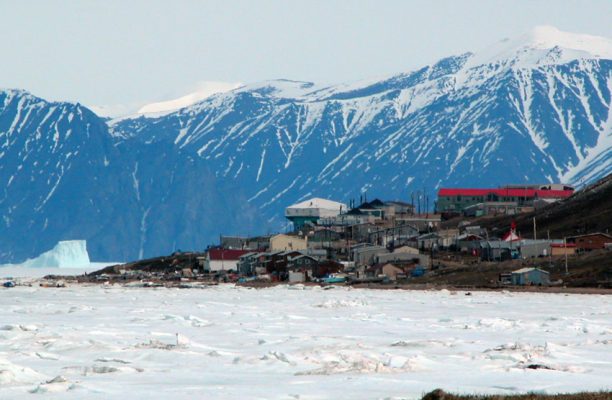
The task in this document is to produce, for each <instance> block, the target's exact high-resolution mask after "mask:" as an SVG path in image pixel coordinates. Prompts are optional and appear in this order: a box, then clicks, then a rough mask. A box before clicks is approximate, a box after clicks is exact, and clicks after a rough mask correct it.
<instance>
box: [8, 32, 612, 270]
mask: <svg viewBox="0 0 612 400" xmlns="http://www.w3.org/2000/svg"><path fill="white" fill-rule="evenodd" d="M10 93H13V92H3V95H2V96H5V97H4V99H5V100H4V106H3V107H0V140H8V141H9V142H10V141H11V140H15V139H14V138H16V137H19V138H20V142H19V143H21V144H13V145H9V148H8V150H9V153H10V154H12V156H11V157H12V158H10V159H8V158H2V157H6V156H3V155H0V159H1V160H2V166H1V168H2V169H0V182H7V190H12V192H10V193H6V194H5V196H4V200H2V201H0V212H2V215H3V218H4V224H3V225H0V226H1V228H0V232H2V235H3V236H4V235H10V236H14V237H15V238H16V239H15V240H14V241H13V242H12V243H13V246H14V247H11V246H6V245H5V244H4V243H2V244H0V246H2V247H1V248H0V253H1V254H2V257H4V258H9V260H8V261H14V260H10V258H16V257H17V256H18V255H19V256H20V257H23V255H32V247H36V246H38V243H37V240H32V242H33V243H29V244H28V245H29V246H30V247H28V249H27V250H24V251H19V252H16V251H15V250H14V248H20V246H19V245H18V244H17V242H18V241H19V240H22V241H23V240H24V238H29V237H32V236H27V235H26V232H34V233H31V235H35V234H38V233H39V232H43V235H44V236H45V237H46V234H44V232H45V230H44V229H43V227H45V225H44V223H43V222H44V221H45V219H47V220H48V221H49V223H50V221H52V220H54V219H57V218H58V217H57V216H58V215H62V214H61V212H59V211H57V209H56V208H54V207H58V206H57V205H56V203H54V201H57V198H58V197H59V195H58V194H56V193H60V192H59V191H58V190H60V188H63V191H62V192H61V193H65V194H63V195H62V196H67V197H70V198H71V201H73V202H74V207H77V205H79V204H82V205H83V207H84V208H85V210H88V211H85V213H86V214H90V213H91V212H93V211H92V210H93V209H99V208H100V207H101V205H99V204H98V203H96V202H99V201H100V200H99V199H104V202H106V201H108V204H105V206H106V208H105V209H104V211H100V212H107V213H108V215H105V218H104V219H103V222H101V221H102V220H94V221H93V222H91V223H90V224H88V223H83V224H84V226H91V227H93V226H97V227H98V230H96V231H95V236H94V234H93V233H92V232H93V230H92V229H93V228H92V229H90V230H87V229H83V227H82V226H81V222H78V223H73V224H72V225H70V224H69V223H68V224H67V225H66V226H63V225H62V226H61V227H58V228H57V229H55V230H54V231H53V232H54V233H53V235H51V234H49V235H48V236H49V238H51V237H53V238H54V240H55V241H57V240H60V239H74V238H79V239H87V240H88V243H89V244H90V246H92V245H93V246H94V247H96V249H97V250H94V251H91V250H90V254H91V255H92V258H94V259H99V258H97V257H101V256H107V258H112V259H118V257H123V259H128V258H135V257H140V256H147V255H154V254H161V253H164V252H168V251H171V250H173V249H175V248H177V247H183V248H184V247H191V248H194V247H200V248H201V247H203V246H204V245H205V244H207V243H209V242H210V241H212V240H214V239H215V237H216V235H217V234H219V233H226V234H229V233H236V234H241V233H242V234H245V233H257V232H259V233H265V232H266V231H267V230H268V229H272V230H275V229H279V228H280V227H282V226H283V217H282V215H283V214H282V211H283V209H284V207H286V206H287V205H289V204H292V203H294V202H297V201H299V200H302V199H305V198H307V197H310V196H317V197H330V198H333V199H335V200H340V201H343V200H348V199H350V198H358V197H359V195H360V194H361V193H364V192H368V193H369V194H370V196H379V197H383V198H397V199H401V198H403V199H407V198H408V196H409V193H410V192H411V191H415V190H425V191H426V192H428V193H430V194H431V195H433V193H434V192H435V190H436V189H437V188H439V187H440V186H455V185H466V186H481V187H482V186H489V185H500V184H504V183H521V182H548V181H569V182H573V183H576V184H584V183H587V182H590V181H593V180H595V179H597V178H599V177H601V176H604V175H606V174H608V173H610V172H611V171H612V105H611V104H612V100H611V96H612V41H611V40H609V39H605V38H598V37H593V36H588V35H578V34H570V33H565V32H560V31H558V30H556V29H555V28H551V27H541V28H536V29H535V30H534V31H532V32H530V33H529V34H527V35H523V36H521V37H519V38H518V39H515V40H505V41H502V42H500V43H497V44H496V45H494V46H491V47H490V48H488V49H485V50H484V51H482V52H479V53H477V54H471V53H468V54H463V55H460V56H454V57H448V58H445V59H443V60H440V61H438V62H436V63H434V64H432V65H429V66H426V67H424V68H421V69H419V70H417V71H414V72H410V73H403V74H399V75H395V76H389V77H386V78H383V79H377V80H372V81H364V82H358V83H354V84H341V85H337V86H319V85H316V84H313V83H308V82H295V81H287V80H278V81H269V82H262V83H258V84H251V85H245V86H242V87H240V88H237V89H234V90H231V91H229V92H223V93H218V94H214V95H212V96H210V97H207V98H205V99H204V100H202V101H200V102H198V103H197V104H194V105H191V106H188V107H185V108H182V109H180V110H178V111H176V112H172V113H169V114H167V115H163V116H159V117H151V116H147V117H144V116H140V117H135V118H127V119H121V120H115V121H112V122H110V123H105V122H104V121H102V120H101V119H99V118H97V117H96V116H95V115H94V114H93V113H91V112H88V111H86V110H85V109H83V108H82V107H81V106H79V105H68V104H62V105H54V104H52V103H48V104H46V105H44V106H43V105H40V106H39V108H40V109H39V110H38V111H36V112H35V110H37V109H36V108H33V107H34V104H36V103H37V102H38V103H41V104H42V103H44V102H42V100H39V99H37V100H30V101H28V102H26V103H19V102H20V101H21V100H19V99H17V97H19V98H21V97H27V98H32V99H35V98H33V97H32V96H30V95H26V94H20V95H16V94H13V95H10ZM10 96H13V97H12V100H10V101H8V102H7V100H6V98H8V97H10ZM2 99H3V98H2V97H0V105H1V104H3V103H2ZM19 104H21V105H19ZM52 107H56V108H58V107H62V110H65V111H62V112H63V113H65V114H60V113H59V111H56V112H57V114H51V116H50V117H48V118H47V119H44V115H47V114H46V113H47V112H49V111H48V110H49V109H50V108H52ZM73 109H75V110H76V109H78V110H81V114H78V113H76V112H75V111H72V110H73ZM45 110H46V111H45ZM29 112H35V114H33V116H34V115H36V116H39V115H40V117H37V118H36V119H35V118H32V117H25V115H29V114H28V113H29ZM70 112H72V113H73V114H74V115H75V116H76V115H84V116H86V118H85V117H82V116H81V117H79V118H76V117H75V116H73V117H71V118H72V119H70V121H69V115H70ZM24 120H25V121H26V122H23V121H24ZM56 120H57V122H56ZM53 123H55V125H53ZM71 123H72V124H74V125H75V126H74V127H72V128H71V126H72V125H70V124H71ZM24 124H25V125H24ZM58 124H59V126H58ZM77 125H78V127H77ZM26 126H27V128H26ZM88 127H89V128H88ZM94 127H95V132H96V133H95V135H94V134H93V131H91V130H92V129H94ZM70 128H71V129H72V130H71V132H73V133H72V134H71V135H68V134H67V132H68V129H70ZM55 129H58V130H59V131H60V133H59V138H60V139H59V141H56V142H59V143H61V146H60V145H59V144H56V145H54V143H56V142H54V141H53V140H54V138H55V137H56V136H57V135H55V133H54V132H55ZM87 129H90V131H89V135H90V136H95V140H96V141H97V142H95V143H91V140H92V139H90V136H87V135H88V133H87V132H88V131H87ZM74 132H79V133H78V134H74ZM37 137H38V139H36V138H37ZM11 138H13V139H11ZM33 140H34V142H33V143H36V145H37V146H39V148H40V149H41V151H40V152H39V153H37V154H36V155H35V156H34V155H31V156H29V158H26V160H24V159H23V157H25V155H26V154H29V153H28V151H30V149H31V148H32V146H31V145H30V144H26V142H28V141H33ZM28 143H29V142H28ZM79 146H80V147H79ZM5 147H6V146H5ZM5 147H3V148H2V150H1V151H5V150H6V149H5ZM54 148H55V149H58V148H59V149H60V150H54V151H55V152H54V151H51V149H54ZM11 149H12V150H11ZM77 151H78V152H77ZM75 153H76V154H77V155H76V156H75V155H74V154H75ZM1 154H4V153H1ZM7 154H8V153H7ZM68 154H70V155H69V156H68ZM77 156H78V157H77ZM62 157H67V158H66V159H65V160H67V161H63V159H62ZM74 157H77V158H78V160H79V162H80V163H79V164H78V165H79V166H80V168H79V171H80V172H79V173H80V174H81V175H79V178H80V179H82V180H83V181H84V182H90V181H91V180H92V179H93V176H94V175H95V176H97V177H98V178H97V179H103V180H105V181H104V182H105V183H104V185H106V187H104V186H103V185H100V184H95V181H93V182H91V183H90V184H86V185H77V184H76V183H75V182H66V181H65V179H62V180H61V181H60V183H58V189H56V190H55V191H54V192H51V189H52V188H53V185H54V182H56V181H57V177H58V176H59V174H60V173H61V171H62V168H63V169H64V170H68V169H69V168H68V165H69V163H70V162H71V163H72V164H71V165H72V169H74V168H76V167H75V166H76V165H77V159H75V158H74ZM28 160H30V161H29V163H34V162H38V164H36V165H35V166H31V167H28V168H27V169H25V170H24V168H25V167H24V166H22V167H21V168H19V166H20V165H29V164H28ZM88 162H89V164H87V163H88ZM43 165H44V167H43ZM37 174H38V175H37ZM11 176H13V178H11ZM32 179H33V180H32ZM9 180H11V182H10V185H9V184H8V181H9ZM17 182H19V185H21V186H20V188H21V189H20V190H17V189H11V187H13V186H12V185H15V184H16V183H17ZM26 188H28V189H26ZM87 188H88V189H87ZM26 190H29V191H30V193H31V194H27V195H26V194H25V193H26ZM47 196H48V197H49V199H48V200H46V201H45V198H47ZM24 197H25V198H28V199H30V198H32V199H31V200H28V201H30V202H31V204H32V205H31V208H29V211H30V214H32V215H29V214H28V213H26V212H25V211H23V212H24V214H21V215H19V217H17V215H16V210H15V209H14V208H15V207H17V209H19V207H21V206H20V204H22V203H21V202H19V201H18V200H19V199H21V198H24ZM432 198H433V197H432ZM92 202H93V203H92ZM41 204H42V206H41ZM71 204H72V203H71ZM91 204H96V205H95V206H92V205H91ZM37 207H40V208H38V209H37ZM11 210H12V211H11ZM32 210H33V211H32ZM71 211H72V210H71ZM58 212H59V214H57V213H58ZM39 214H40V215H39ZM66 218H68V217H66ZM31 220H35V221H39V222H37V223H36V224H34V225H33V228H32V229H30V230H28V231H23V232H22V231H18V230H16V228H15V226H16V225H15V224H19V225H24V224H25V225H27V224H29V223H30V222H29V221H31ZM6 221H9V222H8V223H7V222H6ZM40 221H43V222H40ZM96 221H97V222H96ZM104 224H107V225H115V229H111V230H110V231H109V230H104V229H102V228H100V227H101V226H102V225H104ZM68 225H70V227H68ZM45 229H48V228H45ZM117 229H120V230H122V233H121V234H122V235H123V236H121V237H119V236H120V235H118V234H117ZM79 232H81V236H78V237H76V236H74V237H67V236H70V235H77V234H78V233H79ZM114 235H116V236H114ZM49 240H51V239H49ZM50 247H52V245H51V246H48V248H50ZM40 250H46V249H40V248H37V251H36V252H34V253H33V254H37V253H40V252H41V251H40Z"/></svg>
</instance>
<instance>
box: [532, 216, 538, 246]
mask: <svg viewBox="0 0 612 400" xmlns="http://www.w3.org/2000/svg"><path fill="white" fill-rule="evenodd" d="M537 232H538V231H537V229H536V219H535V217H533V240H538V235H537Z"/></svg>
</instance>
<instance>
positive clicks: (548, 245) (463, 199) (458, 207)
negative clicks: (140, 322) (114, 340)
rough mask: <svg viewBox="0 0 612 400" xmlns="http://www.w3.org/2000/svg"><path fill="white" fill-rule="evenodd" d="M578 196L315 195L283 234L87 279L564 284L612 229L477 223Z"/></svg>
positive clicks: (516, 188) (296, 209) (297, 209)
mask: <svg viewBox="0 0 612 400" xmlns="http://www.w3.org/2000/svg"><path fill="white" fill-rule="evenodd" d="M573 194H574V188H573V187H571V186H568V185H563V184H545V185H509V186H504V187H500V188H491V189H460V188H452V189H451V188H441V189H439V191H438V198H437V201H436V202H435V209H434V211H433V212H431V213H429V212H427V208H428V207H427V205H426V203H425V201H426V200H425V199H424V198H423V199H421V197H422V196H420V197H417V199H416V204H415V198H414V196H413V197H412V198H411V201H410V202H405V201H398V200H381V199H373V200H370V201H368V200H367V198H366V197H365V196H363V197H362V198H361V199H360V200H361V201H360V202H359V203H358V204H356V202H354V201H350V202H349V204H348V205H347V204H344V203H341V202H338V201H334V200H329V199H322V198H311V199H308V200H305V201H301V202H299V203H297V204H293V205H290V206H289V207H287V208H286V209H285V210H284V216H285V218H286V219H287V221H288V222H289V223H290V224H289V225H290V227H289V228H288V229H287V231H286V232H283V233H276V234H271V235H265V236H255V237H239V236H227V235H221V236H220V238H219V242H218V243H216V244H214V245H210V246H208V248H207V249H206V250H205V251H203V252H176V253H175V254H173V255H171V256H168V257H159V258H155V259H151V260H140V261H137V262H134V263H129V264H125V265H119V266H113V267H109V268H106V269H104V270H101V271H98V272H97V273H95V274H90V275H89V276H88V277H87V279H88V280H95V281H97V282H100V281H102V282H107V281H116V280H124V281H138V282H144V284H143V285H162V284H163V283H164V282H166V283H167V282H169V281H170V282H178V283H179V284H183V285H185V286H186V285H189V284H190V283H189V282H191V281H208V282H215V283H216V282H237V283H239V284H247V285H248V284H251V285H257V284H269V283H276V282H285V283H292V284H297V283H313V284H350V285H372V284H380V285H385V284H403V283H418V282H434V283H435V282H436V279H434V278H436V277H438V278H439V277H440V276H443V275H444V274H448V273H450V272H452V271H466V272H464V273H463V275H464V276H469V273H470V272H469V271H479V272H480V275H482V276H485V275H486V278H487V279H486V282H484V281H483V279H480V281H478V280H476V281H474V282H470V281H469V280H467V281H466V282H465V284H468V283H469V284H471V285H474V286H478V285H483V284H486V285H487V286H489V287H506V286H538V287H541V286H551V285H562V284H564V283H565V282H564V279H563V277H564V276H567V275H568V274H569V272H570V267H571V266H572V265H573V264H577V263H578V262H577V261H576V260H578V258H577V257H580V255H583V254H591V253H592V254H602V253H603V254H604V257H606V258H608V259H609V253H608V252H609V251H610V250H612V236H611V235H610V234H609V233H608V232H596V231H594V232H583V233H581V234H579V235H573V236H564V237H550V232H547V231H544V232H538V227H537V217H533V226H532V229H529V231H522V232H521V231H518V230H517V226H516V224H515V223H514V220H513V219H511V222H510V223H509V224H507V225H505V226H498V227H494V228H492V229H491V228H486V227H483V226H481V225H479V221H483V220H484V221H489V220H491V219H493V220H494V219H495V218H497V217H500V216H504V217H510V218H514V217H519V216H520V215H527V213H534V212H537V211H538V210H541V209H544V208H545V207H547V206H549V205H551V204H554V203H556V202H562V201H567V199H569V198H570V197H571V196H572V195H573ZM487 268H488V271H489V273H488V274H485V273H484V272H483V271H485V270H486V269H487ZM553 270H554V271H553ZM493 272H494V276H493V275H492V273H493ZM552 272H554V275H556V276H557V279H553V278H552V277H551V273H552ZM606 274H608V273H606ZM559 277H561V278H559ZM611 278H612V277H610V276H609V274H608V275H606V277H605V279H603V280H601V279H600V280H599V281H597V285H598V286H599V287H610V279H611ZM438 280H439V279H438ZM591 286H592V285H591Z"/></svg>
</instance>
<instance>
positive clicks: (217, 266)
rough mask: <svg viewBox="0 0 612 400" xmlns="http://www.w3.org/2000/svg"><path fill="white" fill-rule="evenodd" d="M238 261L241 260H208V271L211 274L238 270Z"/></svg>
mask: <svg viewBox="0 0 612 400" xmlns="http://www.w3.org/2000/svg"><path fill="white" fill-rule="evenodd" d="M238 261H239V260H207V261H206V270H207V271H210V272H217V271H222V270H225V271H228V270H230V269H231V270H234V271H237V270H238Z"/></svg>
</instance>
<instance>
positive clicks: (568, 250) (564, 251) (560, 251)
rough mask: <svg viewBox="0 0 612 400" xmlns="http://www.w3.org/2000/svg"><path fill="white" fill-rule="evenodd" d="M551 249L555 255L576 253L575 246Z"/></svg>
mask: <svg viewBox="0 0 612 400" xmlns="http://www.w3.org/2000/svg"><path fill="white" fill-rule="evenodd" d="M550 251H551V254H552V255H553V256H564V255H566V254H567V255H572V254H576V248H575V247H552V248H551V249H550Z"/></svg>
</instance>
